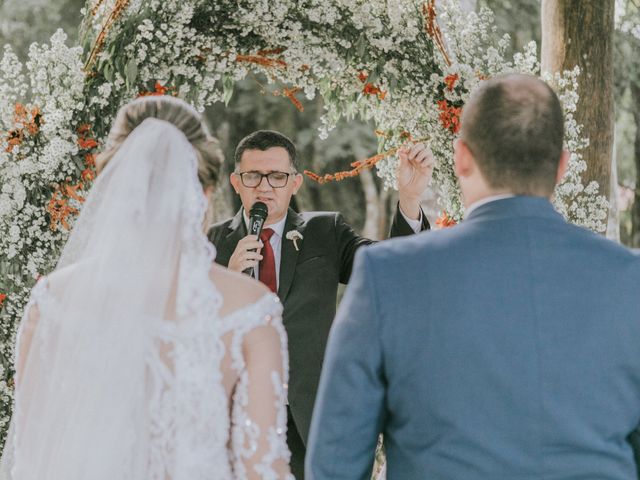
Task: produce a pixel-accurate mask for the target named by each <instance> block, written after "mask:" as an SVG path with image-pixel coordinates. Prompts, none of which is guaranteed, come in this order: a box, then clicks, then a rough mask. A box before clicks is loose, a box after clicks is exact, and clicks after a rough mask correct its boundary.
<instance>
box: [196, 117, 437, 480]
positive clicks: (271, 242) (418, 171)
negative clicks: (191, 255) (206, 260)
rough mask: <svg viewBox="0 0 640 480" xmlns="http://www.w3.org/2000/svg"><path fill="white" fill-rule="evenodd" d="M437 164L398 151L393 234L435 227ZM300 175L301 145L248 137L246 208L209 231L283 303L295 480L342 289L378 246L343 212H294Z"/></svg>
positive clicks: (239, 181)
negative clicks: (259, 208)
mask: <svg viewBox="0 0 640 480" xmlns="http://www.w3.org/2000/svg"><path fill="white" fill-rule="evenodd" d="M433 166H434V159H433V155H432V153H431V151H430V150H429V149H428V148H427V147H426V146H425V145H423V144H415V145H412V146H408V147H406V148H404V149H401V150H400V151H399V167H398V190H399V191H398V193H399V195H398V198H399V202H398V205H397V208H396V212H395V215H394V217H393V220H392V225H391V232H390V236H391V237H395V236H402V235H410V234H413V233H417V232H419V231H421V230H428V229H429V222H428V221H427V218H426V216H425V215H424V212H423V211H422V209H421V208H420V198H421V197H422V195H423V193H424V191H425V189H426V188H427V187H428V185H429V184H430V182H431V175H432V172H433ZM299 172H300V170H299V167H298V158H297V153H296V148H295V146H294V144H293V142H292V141H291V140H290V139H289V138H287V137H286V136H285V135H283V134H281V133H278V132H275V131H269V130H260V131H256V132H254V133H252V134H250V135H248V136H247V137H245V138H244V139H242V140H241V141H240V143H239V144H238V146H237V148H236V150H235V170H234V172H233V173H232V174H231V175H230V181H231V185H232V186H233V188H234V190H235V192H236V193H237V194H238V195H239V196H240V199H241V202H242V207H241V208H240V211H238V213H237V214H236V215H235V216H234V217H233V218H231V219H228V220H226V221H224V222H221V223H218V224H216V225H214V226H212V227H211V228H210V230H209V232H208V236H209V239H210V240H211V242H212V243H213V244H214V245H215V246H216V249H217V257H216V262H217V263H218V264H220V265H223V266H226V267H228V268H230V269H231V270H235V271H239V272H241V271H246V270H249V271H251V269H255V270H256V271H257V272H258V274H257V278H259V279H260V281H262V282H263V283H265V284H266V285H267V286H268V287H269V288H271V290H272V291H274V292H276V293H277V294H278V296H279V297H280V300H281V301H282V303H283V305H284V326H285V329H286V331H287V335H288V344H289V365H290V367H289V368H290V373H289V386H288V406H289V407H288V408H287V412H288V422H287V429H288V431H287V443H288V445H289V448H290V450H291V454H292V458H291V468H292V472H293V474H294V475H295V477H296V479H297V480H300V479H302V478H303V477H304V456H305V449H306V447H305V445H306V441H307V436H308V433H309V426H310V423H311V414H312V411H313V405H314V401H315V397H316V392H317V388H318V382H319V380H320V370H321V367H322V360H323V356H324V351H325V346H326V342H327V337H328V335H329V329H330V328H331V323H332V322H333V318H334V316H335V313H336V299H337V293H338V284H339V283H345V284H346V283H347V282H348V281H349V276H350V275H351V268H352V266H353V259H354V256H355V253H356V250H357V249H358V248H360V247H362V246H365V245H369V244H371V243H373V241H372V240H369V239H367V238H363V237H361V236H359V235H358V234H357V233H356V232H355V231H354V230H353V228H352V227H350V226H349V225H348V224H347V223H346V222H345V221H344V219H343V218H342V215H340V213H337V212H305V213H296V212H295V211H294V210H293V209H291V208H290V207H289V203H290V201H291V198H292V196H293V195H295V194H296V193H297V192H298V190H299V189H300V187H301V186H302V183H303V176H302V175H301V174H300V173H299ZM256 202H263V203H264V204H266V206H267V208H268V216H267V218H266V221H265V223H264V228H263V230H262V232H261V234H260V238H258V237H257V236H255V235H248V234H247V233H248V231H249V230H248V224H249V216H248V215H249V212H250V211H251V207H252V206H253V205H254V204H255V203H256ZM337 401H340V400H337ZM344 401H348V399H344Z"/></svg>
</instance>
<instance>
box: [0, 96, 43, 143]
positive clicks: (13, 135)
mask: <svg viewBox="0 0 640 480" xmlns="http://www.w3.org/2000/svg"><path fill="white" fill-rule="evenodd" d="M13 121H14V122H15V124H16V128H14V129H13V130H10V131H9V133H8V135H7V143H8V144H9V145H8V146H7V148H6V151H7V152H9V153H11V152H12V151H13V148H14V147H15V146H17V145H20V144H21V143H22V142H23V141H24V137H25V131H26V132H27V133H28V134H29V135H31V136H33V135H36V134H37V133H38V131H39V130H40V125H42V115H41V114H40V109H39V108H38V107H33V108H32V109H31V116H29V112H28V111H27V107H25V106H24V105H23V104H21V103H16V104H15V106H14V115H13Z"/></svg>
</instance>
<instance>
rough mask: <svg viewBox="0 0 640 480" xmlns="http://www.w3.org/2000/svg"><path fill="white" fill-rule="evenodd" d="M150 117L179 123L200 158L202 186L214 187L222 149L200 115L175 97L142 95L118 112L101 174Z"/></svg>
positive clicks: (100, 159)
mask: <svg viewBox="0 0 640 480" xmlns="http://www.w3.org/2000/svg"><path fill="white" fill-rule="evenodd" d="M147 118H158V119H160V120H164V121H166V122H169V123H171V124H173V125H175V126H176V127H177V128H178V129H179V130H180V131H182V133H184V135H185V136H186V137H187V140H189V142H190V143H191V145H192V146H193V148H194V150H195V151H196V155H197V157H198V178H199V180H200V183H201V184H202V188H204V189H206V188H209V187H214V186H215V185H216V183H217V182H218V179H219V176H220V166H221V164H222V151H221V150H220V144H219V142H218V140H216V139H215V138H214V137H213V136H211V134H210V133H209V131H208V129H207V126H206V125H205V123H204V121H203V119H202V117H201V116H200V114H199V113H198V112H197V111H196V110H195V109H194V108H193V107H192V106H191V105H189V104H188V103H186V102H184V101H183V100H180V99H178V98H175V97H169V96H153V97H142V98H138V99H136V100H133V101H132V102H130V103H128V104H126V105H125V106H123V107H122V108H120V110H119V111H118V114H117V116H116V119H115V121H114V122H113V126H112V127H111V131H110V132H109V137H108V138H107V146H106V148H105V150H104V151H103V152H102V153H101V154H100V155H98V157H97V159H96V168H97V170H98V173H99V172H100V171H101V170H102V169H103V168H104V167H105V166H106V165H107V163H109V161H110V160H111V159H112V158H113V156H114V155H115V153H116V152H117V151H118V149H119V148H120V146H121V145H122V143H123V142H124V141H125V140H126V138H127V137H128V136H129V134H130V133H131V132H132V131H133V130H134V129H135V128H136V127H137V126H138V125H140V124H141V123H142V122H143V121H144V120H146V119H147Z"/></svg>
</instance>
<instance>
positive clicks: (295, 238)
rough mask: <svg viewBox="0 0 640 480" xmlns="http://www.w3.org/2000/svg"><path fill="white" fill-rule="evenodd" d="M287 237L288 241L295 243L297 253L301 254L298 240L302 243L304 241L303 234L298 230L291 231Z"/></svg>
mask: <svg viewBox="0 0 640 480" xmlns="http://www.w3.org/2000/svg"><path fill="white" fill-rule="evenodd" d="M286 237H287V240H292V241H293V246H294V247H295V249H296V252H299V251H300V248H299V247H298V240H300V241H302V240H303V239H304V237H303V236H302V234H301V233H300V232H299V231H297V230H289V231H288V232H287V235H286Z"/></svg>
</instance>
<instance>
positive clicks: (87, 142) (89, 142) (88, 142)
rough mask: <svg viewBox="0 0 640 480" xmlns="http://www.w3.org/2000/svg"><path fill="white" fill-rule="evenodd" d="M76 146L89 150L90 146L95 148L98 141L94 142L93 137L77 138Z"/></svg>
mask: <svg viewBox="0 0 640 480" xmlns="http://www.w3.org/2000/svg"><path fill="white" fill-rule="evenodd" d="M78 146H79V147H80V148H81V149H82V150H90V149H92V148H96V147H97V146H98V142H96V141H95V140H94V139H93V138H83V137H80V138H78Z"/></svg>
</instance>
